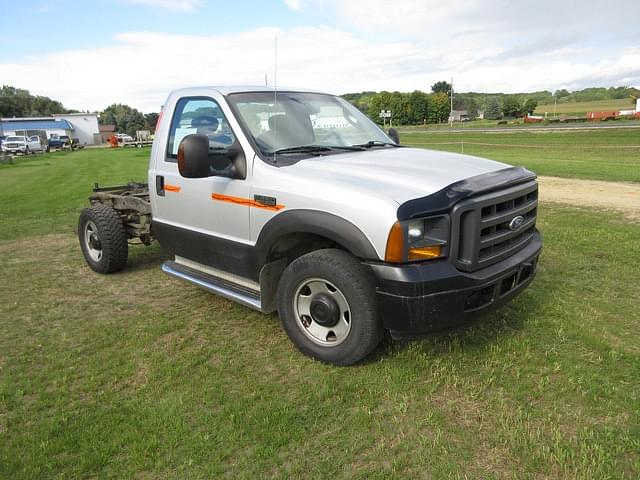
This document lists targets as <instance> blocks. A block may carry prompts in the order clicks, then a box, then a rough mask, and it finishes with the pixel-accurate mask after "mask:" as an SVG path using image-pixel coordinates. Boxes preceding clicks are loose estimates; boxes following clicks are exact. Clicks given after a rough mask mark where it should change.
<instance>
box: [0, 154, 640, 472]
mask: <svg viewBox="0 0 640 480" xmlns="http://www.w3.org/2000/svg"><path fill="white" fill-rule="evenodd" d="M558 148H562V147H558ZM618 154H619V153H618V152H616V153H615V155H618ZM147 155H148V150H143V151H138V150H133V149H132V150H118V151H113V150H105V151H83V152H76V153H67V154H51V155H47V156H44V157H40V158H38V159H28V160H25V161H19V163H18V164H16V165H13V166H6V167H1V168H0V213H1V217H0V218H1V221H2V227H3V228H2V237H1V239H0V259H2V261H1V262H0V274H1V278H2V288H1V289H0V300H1V301H0V328H1V331H2V335H0V478H2V479H4V478H6V479H22V478H24V479H32V478H118V479H119V478H141V479H146V478H265V477H266V478H270V477H275V478H327V477H331V478H349V479H351V478H368V479H371V478H374V479H375V478H379V479H387V478H399V479H400V478H402V479H404V478H506V479H511V478H594V479H606V478H628V479H636V478H638V476H640V409H639V406H640V384H639V381H638V380H639V379H638V375H639V372H640V330H639V329H638V320H640V318H639V314H638V310H639V309H638V306H639V305H640V285H639V283H638V272H637V265H638V264H639V262H640V249H639V248H638V225H637V224H630V223H625V222H622V221H620V220H619V219H618V218H616V217H613V216H611V215H607V214H602V213H599V212H595V211H590V210H588V209H586V208H585V209H572V208H565V207H560V206H557V205H553V204H547V205H542V206H541V208H540V217H539V218H540V220H539V226H540V229H541V230H542V231H543V233H544V236H545V251H544V253H543V256H542V259H541V264H540V271H539V274H538V277H537V279H536V280H535V282H534V283H533V284H532V286H531V287H530V288H529V289H527V290H526V291H525V292H524V293H523V294H522V295H521V296H520V297H519V298H518V299H517V300H516V301H514V302H513V303H511V304H510V305H508V306H506V307H504V308H502V309H501V310H499V311H497V312H495V313H493V314H490V315H488V316H487V317H485V318H484V319H483V320H482V321H480V322H478V323H476V324H474V325H472V326H470V327H469V328H466V329H463V330H458V331H455V332H450V333H447V334H442V335H437V336H432V337H430V338H428V339H426V340H424V341H420V342H413V343H409V344H399V343H393V342H390V341H387V342H385V344H384V345H383V346H382V347H381V348H380V349H379V350H378V351H377V352H375V354H374V355H373V356H372V357H371V358H370V359H369V360H368V361H366V362H364V363H363V364H360V365H358V366H355V367H351V368H337V367H331V366H327V365H324V364H321V363H318V362H315V361H313V360H310V359H308V358H306V357H304V356H302V355H301V354H300V353H298V352H297V350H295V348H294V347H293V345H292V344H291V343H290V342H289V340H288V339H287V337H286V335H285V334H284V332H283V331H282V330H281V328H280V326H279V322H278V319H277V317H276V316H275V315H271V316H265V315H261V314H259V313H257V312H254V311H251V310H249V309H247V308H244V307H241V306H239V305H236V304H234V303H232V302H230V301H227V300H224V299H222V298H220V297H217V296H214V295H211V294H208V293H206V292H203V291H202V290H199V289H197V288H195V287H193V286H191V285H188V284H186V283H182V282H180V281H178V280H175V279H172V278H170V277H167V276H165V275H164V274H162V273H161V272H160V269H159V267H160V264H161V263H162V261H163V260H164V259H165V258H166V256H165V254H164V253H163V252H162V251H161V250H160V249H159V248H158V247H157V246H153V247H149V248H145V247H135V248H132V249H131V252H130V253H131V254H130V260H129V267H128V268H127V269H126V270H125V271H123V272H121V273H119V274H115V275H110V276H101V275H98V274H95V273H93V272H92V271H91V270H90V269H89V268H88V267H87V266H86V265H85V263H84V260H83V258H82V255H81V253H80V249H79V246H78V244H77V240H76V238H75V236H74V234H73V227H74V225H75V222H76V219H77V214H78V212H79V210H80V208H82V207H83V206H84V205H85V204H86V196H87V195H88V194H89V191H90V187H91V185H92V183H93V181H95V180H97V181H99V182H100V183H105V184H109V183H120V182H122V181H126V180H129V179H136V180H144V177H145V171H146V156H147ZM598 161H599V160H598ZM598 161H597V162H598ZM597 162H596V163H597ZM614 163H615V162H614ZM614 170H615V168H614Z"/></svg>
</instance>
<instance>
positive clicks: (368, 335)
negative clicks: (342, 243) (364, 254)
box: [278, 249, 382, 365]
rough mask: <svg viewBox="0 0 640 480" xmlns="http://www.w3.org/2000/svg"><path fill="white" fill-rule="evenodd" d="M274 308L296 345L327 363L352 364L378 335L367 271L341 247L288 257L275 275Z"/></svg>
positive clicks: (373, 343) (376, 315) (379, 325)
mask: <svg viewBox="0 0 640 480" xmlns="http://www.w3.org/2000/svg"><path fill="white" fill-rule="evenodd" d="M278 313H279V315H280V319H281V321H282V325H283V328H284V330H285V331H286V332H287V335H288V336H289V338H290V339H291V341H292V342H293V343H294V344H295V345H296V346H297V347H298V349H299V350H300V351H301V352H302V353H304V354H305V355H308V356H310V357H313V358H317V359H318V360H321V361H323V362H327V363H333V364H336V365H351V364H354V363H356V362H358V361H360V360H362V359H363V358H364V357H366V356H367V355H368V354H369V353H370V352H371V351H372V350H373V349H374V348H375V347H376V346H377V345H378V344H379V343H380V340H381V338H382V326H381V324H380V320H379V317H378V309H377V303H376V296H375V283H374V281H373V279H372V277H371V274H370V273H369V272H367V271H366V270H365V268H364V267H363V266H362V264H361V263H360V262H359V261H358V260H357V259H356V258H355V257H353V256H352V255H350V254H348V253H347V252H344V251H342V250H335V249H326V250H318V251H315V252H311V253H309V254H307V255H304V256H302V257H300V258H298V259H296V260H295V261H293V262H292V263H291V264H290V265H289V266H288V267H287V269H286V270H285V271H284V273H283V274H282V278H281V279H280V283H279V286H278Z"/></svg>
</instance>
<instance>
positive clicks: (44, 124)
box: [0, 113, 102, 145]
mask: <svg viewBox="0 0 640 480" xmlns="http://www.w3.org/2000/svg"><path fill="white" fill-rule="evenodd" d="M0 135H7V136H9V135H27V136H31V135H40V136H46V137H47V139H49V138H51V137H52V136H54V137H55V136H59V135H68V136H69V137H71V138H77V139H78V140H79V142H80V144H81V145H95V144H97V143H102V142H101V138H100V131H99V129H98V114H96V113H68V114H64V115H52V116H51V117H31V118H28V117H23V118H2V119H0Z"/></svg>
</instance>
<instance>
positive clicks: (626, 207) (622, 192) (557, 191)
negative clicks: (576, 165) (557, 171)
mask: <svg viewBox="0 0 640 480" xmlns="http://www.w3.org/2000/svg"><path fill="white" fill-rule="evenodd" d="M538 180H539V182H540V200H541V201H542V202H545V201H547V202H558V203H567V204H570V205H577V206H581V207H595V208H600V209H612V210H617V211H619V212H621V213H623V214H624V215H625V216H626V217H628V218H630V219H632V220H640V184H638V183H625V182H603V181H598V180H579V179H572V178H558V177H538Z"/></svg>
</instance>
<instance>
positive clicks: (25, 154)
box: [24, 147, 31, 157]
mask: <svg viewBox="0 0 640 480" xmlns="http://www.w3.org/2000/svg"><path fill="white" fill-rule="evenodd" d="M30 153H31V152H30V151H29V147H27V148H25V149H24V156H25V157H26V156H27V155H29V154H30Z"/></svg>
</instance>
